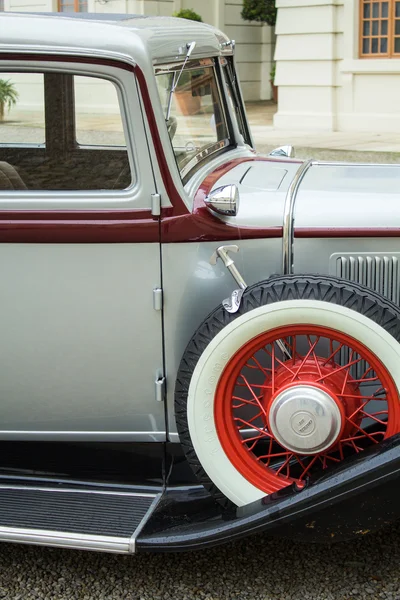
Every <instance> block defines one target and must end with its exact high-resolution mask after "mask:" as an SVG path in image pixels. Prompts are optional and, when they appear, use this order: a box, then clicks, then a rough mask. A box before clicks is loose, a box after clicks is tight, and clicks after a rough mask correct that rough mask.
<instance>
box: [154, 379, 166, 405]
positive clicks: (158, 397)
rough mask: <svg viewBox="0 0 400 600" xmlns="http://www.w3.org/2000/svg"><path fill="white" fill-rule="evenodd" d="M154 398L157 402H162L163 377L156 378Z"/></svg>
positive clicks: (163, 391) (163, 390) (163, 395)
mask: <svg viewBox="0 0 400 600" xmlns="http://www.w3.org/2000/svg"><path fill="white" fill-rule="evenodd" d="M155 383H156V400H157V402H163V401H164V397H165V384H166V380H165V377H159V378H158V379H156V382H155Z"/></svg>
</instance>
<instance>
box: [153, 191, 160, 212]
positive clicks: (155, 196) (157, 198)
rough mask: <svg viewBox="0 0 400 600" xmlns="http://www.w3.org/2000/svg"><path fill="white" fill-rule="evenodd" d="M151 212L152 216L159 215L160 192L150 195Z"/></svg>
mask: <svg viewBox="0 0 400 600" xmlns="http://www.w3.org/2000/svg"><path fill="white" fill-rule="evenodd" d="M151 214H152V215H153V217H159V216H160V215H161V196H160V194H152V195H151Z"/></svg>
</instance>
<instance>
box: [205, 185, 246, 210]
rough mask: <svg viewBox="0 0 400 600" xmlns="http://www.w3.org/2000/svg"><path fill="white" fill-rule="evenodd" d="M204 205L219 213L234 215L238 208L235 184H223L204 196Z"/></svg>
mask: <svg viewBox="0 0 400 600" xmlns="http://www.w3.org/2000/svg"><path fill="white" fill-rule="evenodd" d="M204 202H205V205H206V206H207V208H208V209H209V210H211V211H212V212H215V213H218V214H219V215H226V216H230V217H235V216H236V215H237V213H238V210H239V190H238V188H237V186H236V185H234V184H231V185H223V186H222V187H219V188H216V189H215V190H212V192H211V193H210V194H209V195H208V196H206V197H205V198H204Z"/></svg>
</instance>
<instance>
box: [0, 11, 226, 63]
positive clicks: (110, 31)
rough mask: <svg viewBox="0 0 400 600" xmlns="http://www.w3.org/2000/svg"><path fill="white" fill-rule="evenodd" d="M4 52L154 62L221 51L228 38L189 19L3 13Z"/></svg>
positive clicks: (0, 20)
mask: <svg viewBox="0 0 400 600" xmlns="http://www.w3.org/2000/svg"><path fill="white" fill-rule="evenodd" d="M0 30H1V32H2V35H1V38H0V52H1V51H3V52H7V51H22V52H31V53H33V52H39V53H44V54H46V53H48V52H50V51H51V52H52V53H54V52H59V53H66V52H77V53H82V54H87V53H88V52H90V53H91V54H92V55H95V56H96V55H99V54H100V55H101V54H103V55H104V54H105V55H110V54H111V55H119V56H120V57H121V58H122V57H123V56H128V57H130V58H131V59H133V60H134V61H136V60H140V55H141V53H142V55H143V53H144V54H147V56H150V57H151V59H152V60H153V61H154V62H166V61H167V60H171V59H178V58H181V57H182V58H183V57H184V55H185V51H186V44H188V43H189V42H192V41H196V47H195V49H194V51H193V53H192V57H200V56H212V55H217V54H219V53H221V51H222V49H223V46H222V45H223V44H224V43H226V42H227V41H228V38H227V37H226V36H225V34H223V33H222V32H220V31H219V30H218V29H216V28H215V27H212V26H211V25H206V24H205V23H198V22H195V21H189V20H186V19H176V18H172V17H146V16H143V15H128V14H110V13H108V14H105V13H25V12H20V13H7V12H3V13H0Z"/></svg>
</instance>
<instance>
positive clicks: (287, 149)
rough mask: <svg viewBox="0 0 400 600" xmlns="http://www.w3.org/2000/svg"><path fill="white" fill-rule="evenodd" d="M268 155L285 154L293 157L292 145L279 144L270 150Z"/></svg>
mask: <svg viewBox="0 0 400 600" xmlns="http://www.w3.org/2000/svg"><path fill="white" fill-rule="evenodd" d="M268 156H287V157H288V158H293V157H294V148H293V146H280V147H279V148H275V149H274V150H272V151H271V152H270V153H269V155H268Z"/></svg>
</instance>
